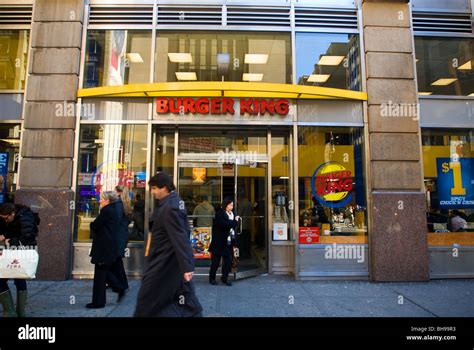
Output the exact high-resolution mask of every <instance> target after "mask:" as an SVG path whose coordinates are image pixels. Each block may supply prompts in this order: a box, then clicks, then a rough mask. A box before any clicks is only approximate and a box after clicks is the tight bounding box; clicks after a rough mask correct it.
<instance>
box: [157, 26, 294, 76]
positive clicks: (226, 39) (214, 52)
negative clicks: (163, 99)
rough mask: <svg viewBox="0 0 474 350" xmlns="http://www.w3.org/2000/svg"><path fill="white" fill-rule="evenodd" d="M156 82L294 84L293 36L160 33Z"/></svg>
mask: <svg viewBox="0 0 474 350" xmlns="http://www.w3.org/2000/svg"><path fill="white" fill-rule="evenodd" d="M155 62H156V68H155V81H156V82H175V81H193V80H197V81H252V82H267V83H286V84H290V83H291V46H290V35H289V34H275V33H272V34H269V33H258V34H256V33H245V32H235V33H229V32H226V33H222V32H220V33H216V32H212V33H211V32H194V33H188V32H178V33H176V32H174V33H169V32H158V33H157V38H156V54H155Z"/></svg>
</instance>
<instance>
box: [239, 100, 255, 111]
mask: <svg viewBox="0 0 474 350" xmlns="http://www.w3.org/2000/svg"><path fill="white" fill-rule="evenodd" d="M252 102H253V101H252V99H251V98H241V99H240V115H244V114H245V113H248V114H250V115H251V114H252Z"/></svg>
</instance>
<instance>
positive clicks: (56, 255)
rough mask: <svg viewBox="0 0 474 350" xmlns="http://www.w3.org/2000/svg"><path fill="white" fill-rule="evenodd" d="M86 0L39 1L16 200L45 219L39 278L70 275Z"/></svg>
mask: <svg viewBox="0 0 474 350" xmlns="http://www.w3.org/2000/svg"><path fill="white" fill-rule="evenodd" d="M83 16H84V3H83V0H36V1H35V5H34V9H33V23H32V29H31V31H32V32H31V47H30V56H29V57H30V62H29V68H28V80H27V86H26V94H25V96H26V98H25V108H24V121H23V132H22V135H21V160H20V170H19V185H20V189H19V190H18V191H17V192H16V195H15V202H16V203H22V204H26V205H29V206H31V207H32V209H33V210H35V211H37V212H38V213H39V215H40V218H41V225H40V232H39V235H38V249H39V253H40V263H39V269H38V274H37V276H38V278H40V279H50V280H62V279H66V278H68V277H69V274H70V271H71V260H72V222H73V221H72V220H73V210H71V209H72V208H73V207H72V206H71V205H72V204H71V203H72V201H74V192H73V191H72V190H71V186H72V174H73V164H74V137H75V132H74V131H75V130H74V129H75V124H76V121H75V114H76V112H75V102H76V94H77V88H78V82H79V66H80V55H81V43H82V26H83V25H82V23H83Z"/></svg>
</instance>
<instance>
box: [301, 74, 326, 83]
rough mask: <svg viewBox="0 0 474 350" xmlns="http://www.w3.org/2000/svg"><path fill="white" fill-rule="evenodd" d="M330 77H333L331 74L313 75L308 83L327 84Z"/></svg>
mask: <svg viewBox="0 0 474 350" xmlns="http://www.w3.org/2000/svg"><path fill="white" fill-rule="evenodd" d="M330 76H331V75H329V74H311V75H310V76H309V77H308V80H307V82H308V83H325V82H326V81H328V79H329V77H330Z"/></svg>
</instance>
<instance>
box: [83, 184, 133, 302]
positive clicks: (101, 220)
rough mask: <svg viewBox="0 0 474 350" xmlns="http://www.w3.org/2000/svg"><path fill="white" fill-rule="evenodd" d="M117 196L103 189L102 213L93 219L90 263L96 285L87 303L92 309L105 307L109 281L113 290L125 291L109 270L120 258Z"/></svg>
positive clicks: (120, 292) (101, 197)
mask: <svg viewBox="0 0 474 350" xmlns="http://www.w3.org/2000/svg"><path fill="white" fill-rule="evenodd" d="M117 201H118V196H117V194H116V193H115V192H113V191H104V192H102V193H101V195H100V200H99V206H100V212H99V216H97V218H96V219H95V220H94V221H93V222H91V225H90V228H91V231H92V233H93V239H92V249H91V253H90V256H91V263H92V264H94V265H95V267H94V285H93V288H92V303H89V304H87V305H86V307H87V308H89V309H100V308H103V307H104V306H105V303H106V293H105V285H106V282H107V283H108V284H109V286H110V287H111V288H112V290H113V291H115V292H116V293H119V298H120V294H122V295H123V293H124V292H125V291H124V290H123V289H122V288H123V287H122V286H121V284H120V281H119V280H118V279H117V278H116V276H115V274H112V273H109V272H110V270H111V268H112V266H113V264H114V262H116V261H117V258H118V257H119V255H118V252H117V247H118V239H117V232H118V231H119V230H120V217H119V215H118V212H119V211H118V210H117Z"/></svg>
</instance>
